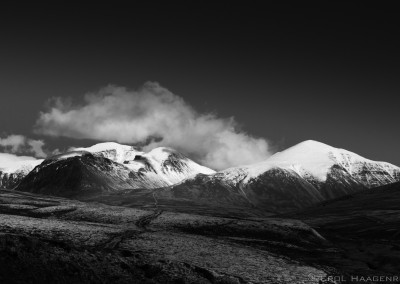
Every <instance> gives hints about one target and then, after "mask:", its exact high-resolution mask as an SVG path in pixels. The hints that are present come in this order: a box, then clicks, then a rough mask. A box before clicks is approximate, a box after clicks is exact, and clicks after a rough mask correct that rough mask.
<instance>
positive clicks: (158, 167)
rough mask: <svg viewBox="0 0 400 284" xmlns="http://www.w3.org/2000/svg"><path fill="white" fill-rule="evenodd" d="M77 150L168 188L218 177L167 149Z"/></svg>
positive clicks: (98, 146) (108, 145)
mask: <svg viewBox="0 0 400 284" xmlns="http://www.w3.org/2000/svg"><path fill="white" fill-rule="evenodd" d="M74 150H75V151H80V150H81V151H87V152H90V153H92V154H94V155H101V156H103V157H105V158H108V159H110V160H113V161H114V162H117V163H120V164H123V165H124V166H125V167H127V168H129V169H131V170H132V171H134V172H136V173H139V172H140V173H141V175H146V176H147V178H148V179H150V180H152V179H154V180H162V181H163V184H166V185H173V184H176V183H178V182H181V181H182V180H184V179H186V178H190V177H194V176H195V175H197V174H212V173H215V171H213V170H211V169H209V168H206V167H203V166H201V165H199V164H197V163H195V162H194V161H192V160H190V159H189V158H187V157H186V156H184V155H183V154H181V153H179V152H177V151H175V150H173V149H170V148H167V147H159V148H155V149H153V150H151V151H150V152H148V153H145V152H142V151H138V150H136V149H135V148H134V147H132V146H127V145H121V144H118V143H114V142H106V143H100V144H96V145H94V146H92V147H88V148H75V149H74Z"/></svg>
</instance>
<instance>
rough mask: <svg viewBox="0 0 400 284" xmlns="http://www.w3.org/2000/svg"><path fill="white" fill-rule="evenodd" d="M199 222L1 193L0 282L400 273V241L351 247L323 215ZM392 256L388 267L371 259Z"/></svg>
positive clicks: (150, 209)
mask: <svg viewBox="0 0 400 284" xmlns="http://www.w3.org/2000/svg"><path fill="white" fill-rule="evenodd" d="M213 210H215V209H213ZM397 210H398V209H397ZM398 212H399V211H396V212H395V213H396V214H397V215H396V216H397V217H393V216H392V217H393V218H395V219H393V220H395V221H398V219H396V218H398V217H399V215H398V214H399V213H398ZM196 213H197V214H196ZM201 213H204V212H200V211H199V212H190V214H188V213H181V212H169V211H166V210H164V209H163V208H162V207H157V206H155V205H151V204H149V206H147V208H128V207H123V206H112V205H105V204H101V203H98V202H82V201H74V200H69V199H64V198H57V197H49V196H43V195H42V196H41V195H34V194H28V193H22V192H16V191H8V190H0V283H221V284H222V283H240V284H243V283H306V284H307V283H321V282H320V280H321V279H324V280H325V279H327V277H328V276H329V275H342V276H343V277H350V276H351V275H359V276H366V275H393V271H396V269H397V271H400V266H399V264H398V263H399V261H398V260H400V259H399V258H398V256H399V254H397V253H396V252H398V249H399V242H398V240H399V238H398V236H399V234H397V233H394V234H393V235H391V236H392V237H393V238H392V239H391V243H390V245H389V246H388V242H386V246H382V243H381V240H379V241H377V239H378V238H375V239H370V240H369V241H368V240H367V239H365V238H364V239H365V240H364V239H363V240H364V241H363V242H358V239H357V238H361V237H362V236H358V235H357V236H356V237H354V238H353V239H350V238H348V236H346V234H344V233H343V234H342V232H344V231H346V230H347V229H346V228H343V230H339V229H338V230H336V229H335V230H336V231H337V234H335V235H332V231H329V228H328V227H326V226H325V227H324V226H323V225H322V224H324V223H325V222H326V220H327V219H326V217H323V218H322V219H319V221H318V220H317V219H316V218H314V219H313V218H311V217H310V216H315V214H314V215H313V214H307V213H304V214H303V215H300V214H298V215H297V216H286V217H262V216H258V215H257V214H254V216H253V217H248V218H227V217H222V216H220V217H215V216H214V217H213V216H207V214H206V215H202V214H201ZM206 213H207V212H206ZM395 213H393V214H395ZM221 215H223V214H221ZM307 216H308V217H307ZM295 218H298V219H303V220H304V221H300V220H296V219H295ZM324 218H325V219H324ZM336 220H338V219H336ZM374 220H375V219H374ZM307 224H309V225H307ZM388 230H389V229H388ZM397 232H398V231H397ZM331 236H332V238H331ZM352 242H353V244H352ZM371 245H374V247H373V250H372V251H370V253H369V254H368V251H369V250H370V248H371ZM391 246H392V247H391ZM396 248H397V250H396ZM361 249H363V250H364V254H363V253H362V252H361ZM391 249H393V250H396V251H393V253H392V254H390V257H392V259H391V260H388V259H386V260H383V261H385V263H386V265H378V264H377V261H376V260H370V259H372V258H373V257H370V258H367V256H368V255H369V256H370V254H371V253H372V254H374V253H375V252H376V251H377V250H384V251H387V250H391ZM385 255H389V254H385ZM388 263H389V264H388ZM390 263H391V264H390ZM390 265H392V266H390ZM325 283H329V282H327V281H325ZM352 283H357V282H356V281H353V282H352ZM359 283H368V282H365V281H364V282H363V281H361V282H359ZM380 283H382V282H380Z"/></svg>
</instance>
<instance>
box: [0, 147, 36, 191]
mask: <svg viewBox="0 0 400 284" xmlns="http://www.w3.org/2000/svg"><path fill="white" fill-rule="evenodd" d="M42 162H43V160H42V159H36V158H33V157H26V156H15V155H12V154H6V153H0V188H1V189H12V188H14V187H16V186H17V185H18V183H19V182H20V181H21V180H22V179H23V178H24V177H25V176H26V175H27V174H28V173H29V172H30V171H31V170H32V169H33V168H35V167H36V166H37V165H39V164H40V163H42Z"/></svg>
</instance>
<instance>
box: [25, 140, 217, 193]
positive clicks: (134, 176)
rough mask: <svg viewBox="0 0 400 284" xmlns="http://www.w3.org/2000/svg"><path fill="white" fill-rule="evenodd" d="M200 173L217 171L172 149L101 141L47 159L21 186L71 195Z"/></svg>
mask: <svg viewBox="0 0 400 284" xmlns="http://www.w3.org/2000/svg"><path fill="white" fill-rule="evenodd" d="M200 173H203V174H208V173H214V171H212V170H210V169H208V168H205V167H203V166H200V165H198V164H196V163H195V162H193V161H191V160H190V159H188V158H187V157H185V156H184V155H182V154H180V153H178V152H176V151H174V150H172V149H168V148H156V149H154V150H152V151H150V152H149V153H144V152H140V151H137V150H136V149H134V148H133V147H131V146H125V145H120V144H117V143H101V144H97V145H94V146H92V147H89V148H75V149H74V151H70V152H67V153H64V154H61V155H57V156H53V157H51V158H48V159H46V160H45V161H44V162H43V163H42V164H41V165H40V166H39V167H37V168H35V170H34V171H32V172H31V173H30V174H29V175H28V176H26V178H24V179H23V180H22V181H21V183H20V184H19V186H18V187H17V189H18V190H22V191H30V192H35V193H45V194H52V195H61V196H70V197H71V196H76V195H82V194H86V193H102V192H115V191H121V190H126V189H139V188H140V189H153V188H159V187H167V186H171V185H173V184H176V183H178V182H181V181H182V180H184V179H186V178H190V177H194V176H195V175H197V174H200Z"/></svg>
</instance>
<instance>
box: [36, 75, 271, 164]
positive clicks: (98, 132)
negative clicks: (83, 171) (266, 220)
mask: <svg viewBox="0 0 400 284" xmlns="http://www.w3.org/2000/svg"><path fill="white" fill-rule="evenodd" d="M35 132H36V133H38V134H43V135H49V136H65V137H70V138H77V139H95V140H99V141H117V142H120V143H130V144H136V143H140V144H142V145H145V146H144V148H145V150H150V149H152V148H154V147H158V146H168V147H172V148H175V149H177V150H179V151H182V152H183V153H185V154H187V155H189V156H191V157H192V158H194V159H197V160H198V161H199V162H200V163H203V164H204V165H206V166H209V167H212V168H214V169H224V168H227V167H230V166H236V165H241V164H249V163H254V162H259V161H262V160H264V159H266V158H267V157H268V156H269V155H270V153H269V147H268V143H267V141H266V140H265V139H262V138H255V137H252V136H250V135H248V134H246V133H244V132H241V131H239V130H238V127H237V124H236V122H235V120H234V119H233V118H219V117H217V116H216V115H214V114H200V113H198V112H197V111H196V110H195V109H194V108H193V107H191V106H190V105H188V104H187V103H186V102H185V101H184V100H183V99H182V98H181V97H179V96H176V95H174V94H173V93H172V92H170V91H169V90H167V89H166V88H164V87H162V86H160V85H159V84H158V83H152V82H148V83H146V84H144V85H143V87H142V88H140V89H138V90H128V89H126V88H124V87H117V86H112V85H111V86H107V87H105V88H102V89H100V90H99V91H98V92H97V93H90V94H86V95H85V96H84V103H83V104H80V105H74V104H72V103H71V102H70V101H69V100H65V99H62V98H56V99H54V100H53V101H52V103H51V104H50V107H49V109H48V110H47V111H45V112H41V113H40V116H39V118H38V120H37V121H36V126H35Z"/></svg>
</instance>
